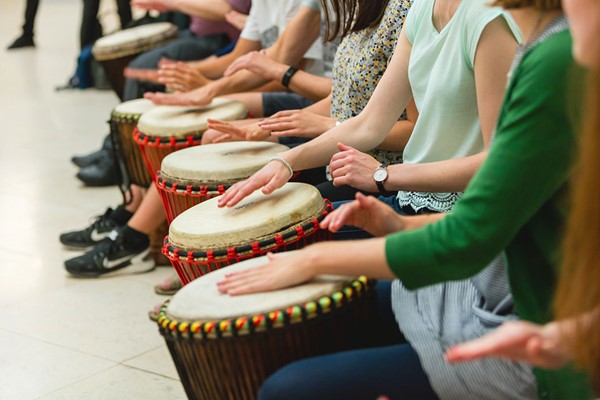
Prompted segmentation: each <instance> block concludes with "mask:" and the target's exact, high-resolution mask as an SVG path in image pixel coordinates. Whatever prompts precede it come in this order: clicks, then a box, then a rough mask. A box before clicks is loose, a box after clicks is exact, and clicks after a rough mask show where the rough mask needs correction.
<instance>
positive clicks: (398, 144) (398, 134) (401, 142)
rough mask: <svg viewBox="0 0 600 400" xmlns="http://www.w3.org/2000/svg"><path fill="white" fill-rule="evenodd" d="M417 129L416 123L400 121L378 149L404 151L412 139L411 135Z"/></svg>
mask: <svg viewBox="0 0 600 400" xmlns="http://www.w3.org/2000/svg"><path fill="white" fill-rule="evenodd" d="M414 127H415V124H414V122H412V121H408V120H402V121H398V122H396V123H395V124H394V127H393V128H392V130H390V132H389V133H388V134H387V136H386V137H385V140H384V141H383V142H381V144H380V145H379V146H377V148H378V149H383V150H391V151H403V150H404V147H406V143H408V139H410V135H411V134H412V131H413V129H414Z"/></svg>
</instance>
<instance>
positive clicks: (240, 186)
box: [217, 161, 291, 207]
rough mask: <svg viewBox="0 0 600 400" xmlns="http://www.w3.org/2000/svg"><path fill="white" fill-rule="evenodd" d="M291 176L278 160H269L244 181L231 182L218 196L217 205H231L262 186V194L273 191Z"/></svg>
mask: <svg viewBox="0 0 600 400" xmlns="http://www.w3.org/2000/svg"><path fill="white" fill-rule="evenodd" d="M290 178H291V176H290V171H289V170H288V169H287V168H286V167H285V166H284V165H283V163H280V162H278V161H271V162H269V163H267V165H265V166H264V167H262V168H261V169H260V170H259V171H258V172H256V173H255V174H254V175H252V176H251V177H250V178H248V179H246V180H245V181H241V182H237V183H235V184H233V185H232V186H231V187H230V188H229V189H227V191H226V192H225V193H223V194H222V195H221V196H219V198H218V200H217V205H218V206H219V207H233V206H235V205H236V204H237V203H239V202H240V201H241V200H242V199H244V198H245V197H247V196H249V195H250V194H251V193H252V192H254V191H255V190H257V189H260V188H262V192H263V193H264V194H270V193H273V191H275V190H276V189H279V188H280V187H282V186H283V185H285V184H286V183H287V181H289V180H290Z"/></svg>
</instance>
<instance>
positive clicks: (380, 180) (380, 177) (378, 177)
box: [373, 164, 388, 194]
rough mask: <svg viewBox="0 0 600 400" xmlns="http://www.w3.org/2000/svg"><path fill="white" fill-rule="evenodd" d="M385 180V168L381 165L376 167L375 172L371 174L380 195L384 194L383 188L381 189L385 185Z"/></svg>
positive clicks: (386, 176) (386, 171)
mask: <svg viewBox="0 0 600 400" xmlns="http://www.w3.org/2000/svg"><path fill="white" fill-rule="evenodd" d="M387 178H388V170H387V166H385V165H383V164H381V165H380V166H379V167H377V169H376V170H375V172H373V180H374V181H375V183H376V184H377V188H378V189H379V193H381V194H383V193H385V192H386V190H385V188H384V187H383V184H384V183H385V181H386V180H387Z"/></svg>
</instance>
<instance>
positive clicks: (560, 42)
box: [520, 30, 576, 80]
mask: <svg viewBox="0 0 600 400" xmlns="http://www.w3.org/2000/svg"><path fill="white" fill-rule="evenodd" d="M574 68H576V66H575V61H574V60H573V53H572V40H571V35H570V33H569V31H568V30H563V31H562V32H558V33H555V34H552V35H551V36H549V37H547V38H545V39H544V40H543V41H542V42H540V43H538V44H537V45H535V46H534V47H533V48H532V49H531V50H530V51H528V52H527V54H526V55H525V56H524V57H523V61H522V62H521V65H520V69H522V70H527V71H531V72H532V74H535V75H537V76H539V77H540V78H546V79H550V80H552V79H557V78H558V77H560V76H564V75H565V74H566V73H568V72H569V71H570V70H572V69H574Z"/></svg>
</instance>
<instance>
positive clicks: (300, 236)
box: [163, 183, 333, 285]
mask: <svg viewBox="0 0 600 400" xmlns="http://www.w3.org/2000/svg"><path fill="white" fill-rule="evenodd" d="M217 201H218V198H214V199H210V200H207V201H205V202H203V203H200V204H198V205H196V206H194V207H192V208H190V209H189V210H187V211H185V212H184V213H182V214H181V215H179V216H178V217H177V218H175V219H174V220H173V222H171V225H170V226H169V236H167V238H165V245H164V246H163V254H164V255H165V256H167V258H168V259H169V260H170V261H171V264H172V265H173V267H174V268H175V270H176V271H177V275H178V276H179V279H180V280H181V282H182V283H183V284H184V285H186V284H187V283H189V282H190V281H192V280H194V279H196V278H198V277H200V276H202V275H204V274H206V273H208V272H210V271H214V270H216V269H219V268H222V267H225V266H228V265H230V264H233V263H236V262H238V261H241V260H245V259H248V258H254V257H258V256H263V255H265V254H266V253H268V252H279V251H287V250H295V249H299V248H302V247H304V246H306V245H308V244H310V243H313V242H318V241H323V240H328V239H330V237H331V236H330V233H329V231H327V230H323V229H321V228H320V227H319V223H320V222H321V221H322V220H323V218H325V216H326V215H327V214H328V213H329V212H330V211H331V210H332V209H333V208H332V206H331V203H329V201H327V200H323V198H322V197H321V195H320V194H319V191H318V190H317V189H316V188H315V187H314V186H312V185H307V184H304V183H287V184H285V185H284V186H283V187H282V188H281V189H278V190H276V191H275V192H273V193H271V194H270V195H264V194H263V193H262V192H260V191H257V192H254V193H253V194H251V195H250V196H248V197H246V198H245V199H244V200H242V201H241V202H240V203H239V204H237V205H236V206H235V207H231V208H228V207H224V208H219V207H217V204H216V202H217Z"/></svg>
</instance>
